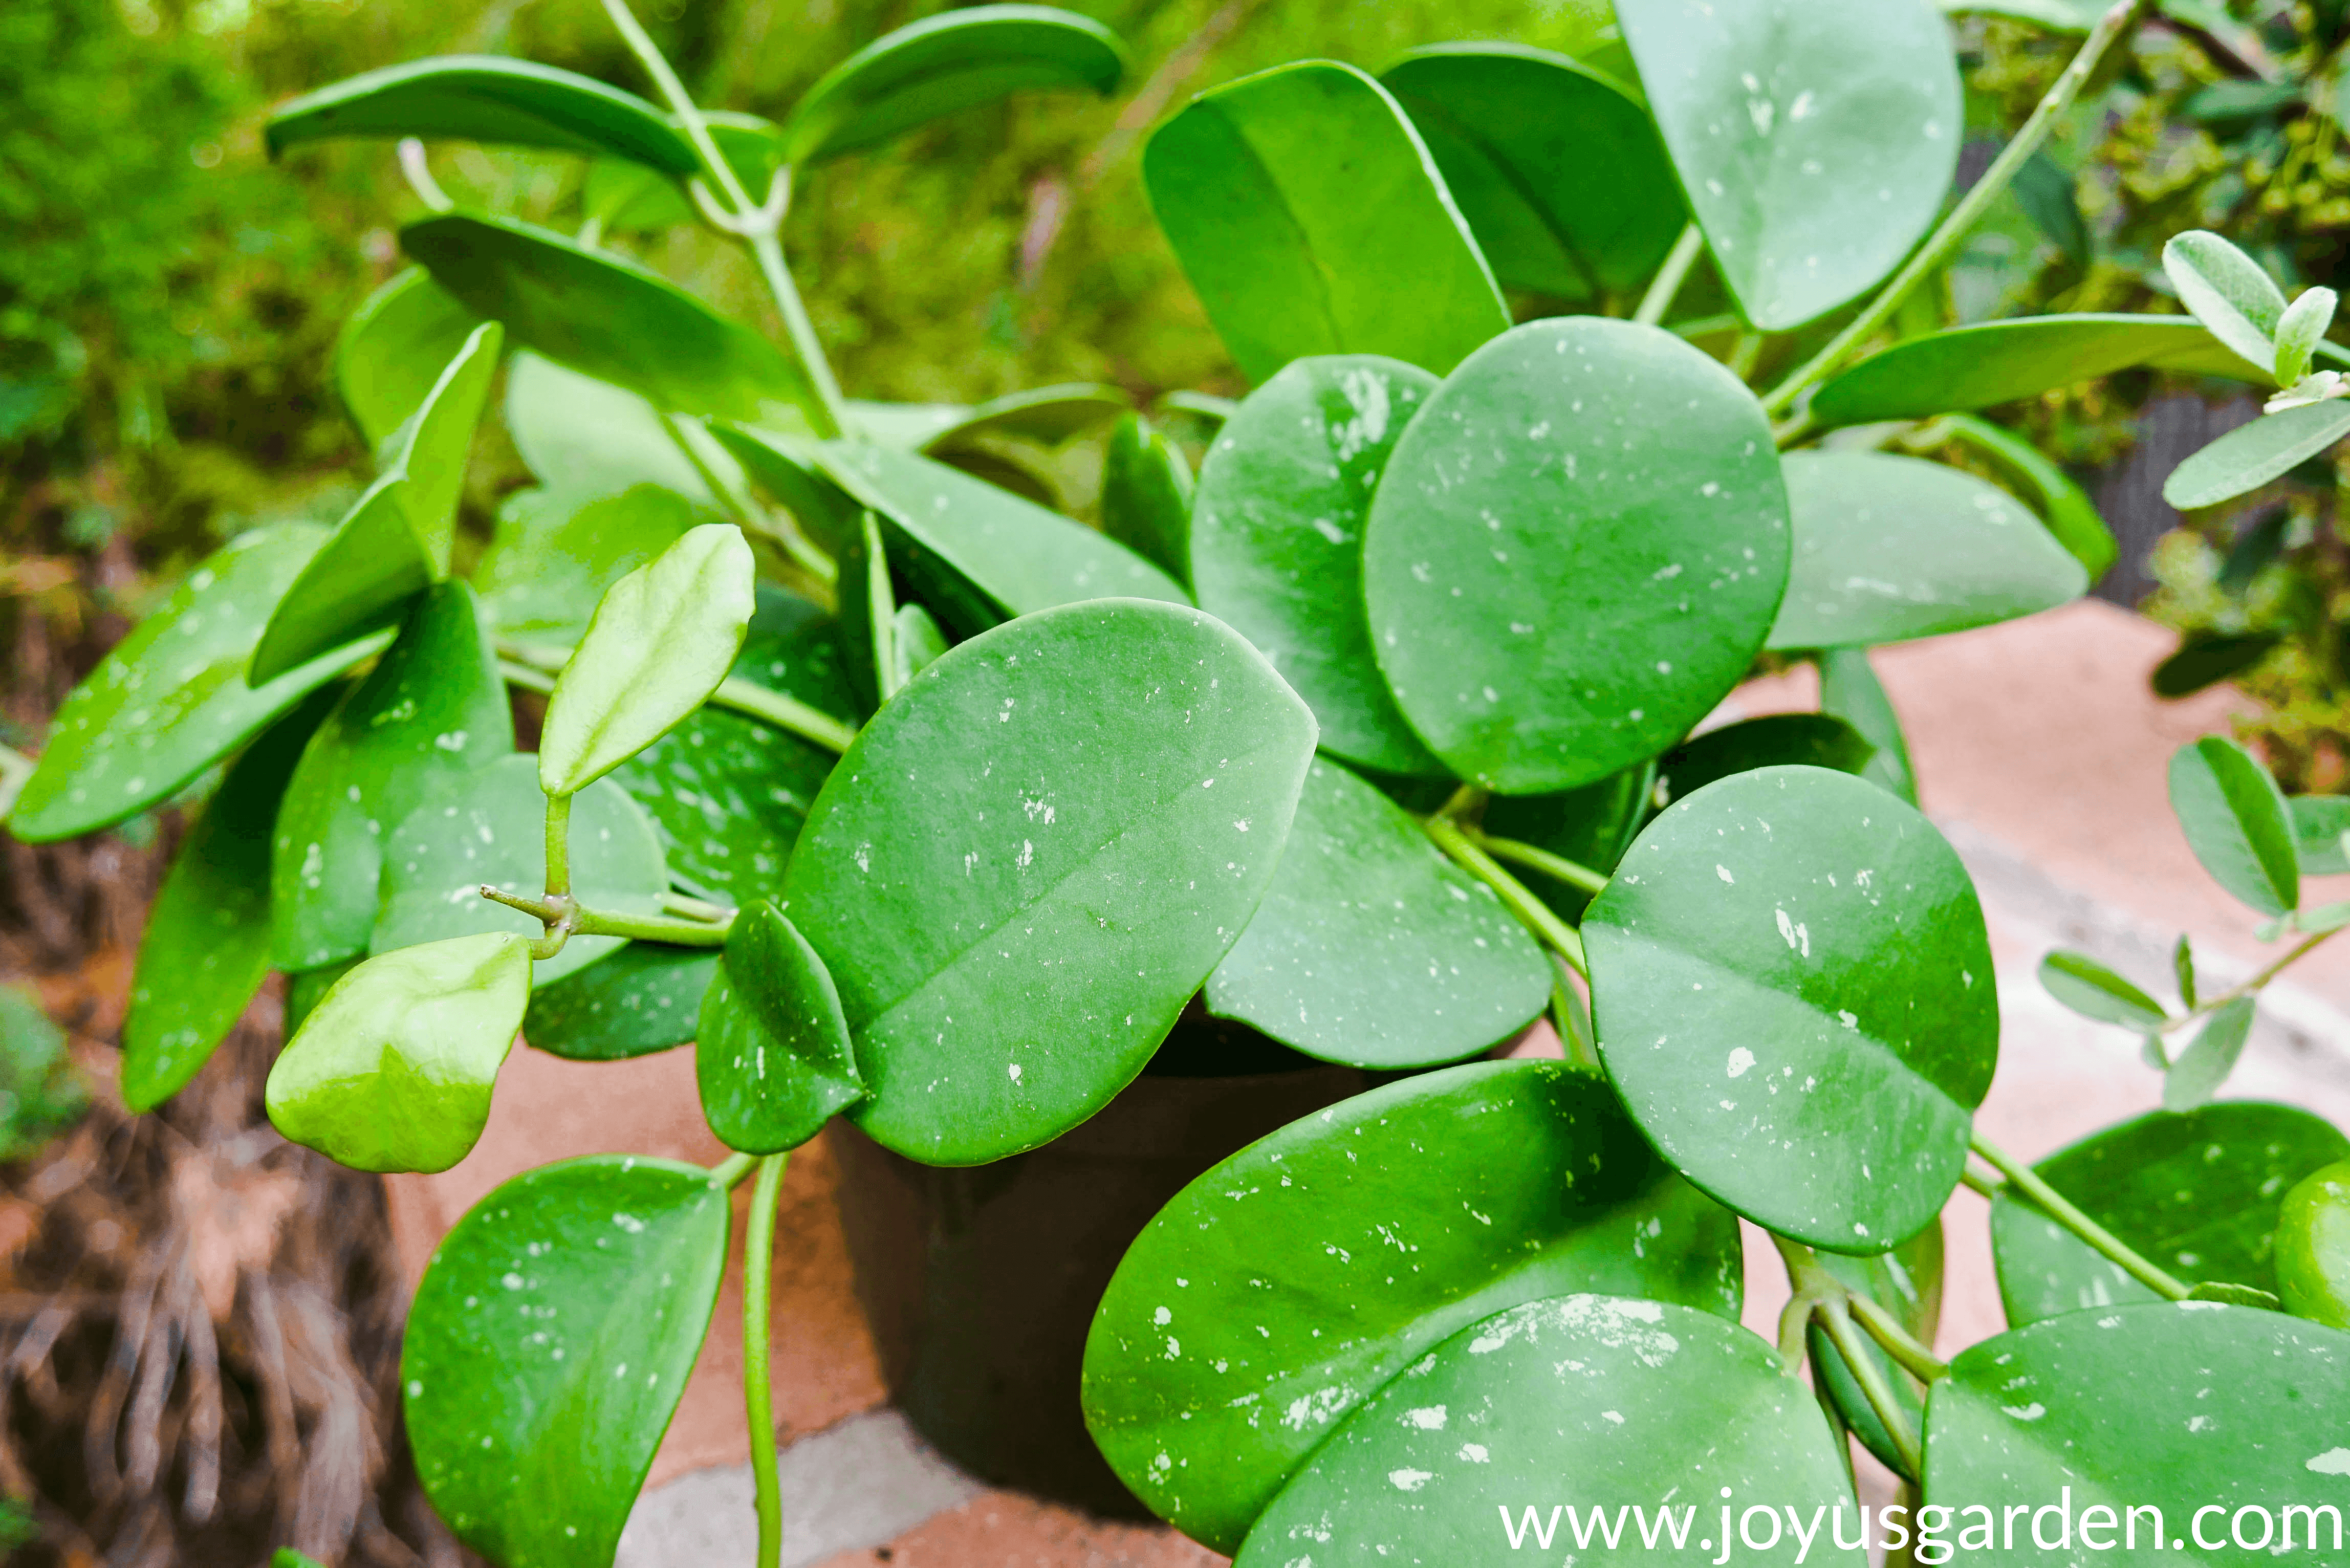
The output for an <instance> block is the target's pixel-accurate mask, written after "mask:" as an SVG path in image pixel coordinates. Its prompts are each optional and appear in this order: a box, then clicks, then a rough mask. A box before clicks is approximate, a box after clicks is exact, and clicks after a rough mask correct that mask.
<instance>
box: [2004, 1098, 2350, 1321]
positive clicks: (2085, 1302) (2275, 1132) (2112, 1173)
mask: <svg viewBox="0 0 2350 1568" xmlns="http://www.w3.org/2000/svg"><path fill="white" fill-rule="evenodd" d="M2345 1155H2350V1139H2345V1137H2343V1136H2342V1134H2341V1133H2339V1132H2337V1131H2336V1130H2335V1129H2334V1127H2332V1126H2330V1125H2328V1124H2327V1123H2326V1122H2324V1120H2322V1119H2320V1118H2319V1117H2317V1116H2312V1115H2311V1114H2310V1113H2309V1112H2307V1111H2304V1110H2300V1109H2297V1108H2295V1107H2293V1106H2272V1105H2264V1104H2262V1103H2261V1102H2259V1101H2256V1100H2229V1101H2224V1102H2222V1103H2220V1104H2219V1105H2212V1106H2204V1107H2202V1108H2201V1109H2200V1110H2194V1111H2189V1112H2187V1113H2186V1114H2184V1115H2179V1114H2177V1113H2174V1112H2170V1111H2156V1112H2153V1113H2152V1114H2150V1115H2147V1116H2137V1117H2135V1118H2133V1119H2132V1120H2129V1121H2126V1122H2123V1123H2121V1124H2120V1125H2119V1126H2116V1127H2107V1128H2106V1129H2105V1130H2104V1131H2103V1132H2098V1133H2093V1134H2091V1135H2090V1136H2089V1137H2085V1138H2084V1139H2082V1140H2081V1141H2080V1142H2078V1143H2076V1144H2073V1145H2071V1146H2070V1147H2065V1148H2062V1149H2059V1150H2058V1151H2057V1152H2056V1153H2054V1154H2052V1155H2050V1156H2049V1157H2048V1158H2045V1159H2043V1160H2042V1161H2040V1162H2039V1163H2038V1164H2037V1165H2035V1166H2033V1169H2034V1170H2035V1171H2037V1172H2038V1173H2039V1174H2040V1175H2041V1176H2042V1177H2043V1178H2045V1179H2046V1180H2047V1182H2048V1185H2049V1186H2051V1187H2053V1188H2054V1189H2056V1190H2057V1191H2058V1192H2059V1193H2061V1194H2063V1195H2064V1197H2065V1198H2066V1199H2069V1200H2071V1201H2072V1202H2073V1203H2074V1204H2075V1205H2077V1206H2078V1207H2080V1208H2081V1209H2083V1210H2085V1211H2086V1212H2087V1214H2088V1216H2089V1218H2091V1219H2092V1220H2096V1221H2097V1222H2098V1223H2099V1224H2101V1225H2103V1226H2105V1227H2106V1229H2107V1230H2109V1231H2112V1232H2113V1233H2114V1234H2115V1235H2116V1236H2119V1237H2120V1238H2121V1239H2122V1240H2123V1241H2126V1242H2127V1243H2128V1244H2129V1245H2130V1246H2132V1247H2134V1248H2136V1249H2137V1251H2139V1252H2140V1253H2142V1254H2143V1255H2144V1256H2146V1257H2147V1258H2148V1259H2149V1260H2151V1261H2152V1262H2154V1263H2156V1264H2157V1265H2158V1266H2159V1267H2161V1268H2163V1269H2166V1270H2168V1271H2169V1272H2172V1273H2174V1274H2176V1275H2178V1277H2179V1278H2180V1279H2182V1280H2186V1281H2188V1282H2195V1281H2199V1280H2218V1281H2223V1282H2227V1283H2230V1284H2239V1285H2251V1286H2254V1287H2256V1288H2257V1289H2260V1290H2266V1291H2273V1290H2275V1289H2276V1263H2275V1248H2276V1241H2275V1238H2276V1228H2277V1212H2278V1207H2279V1205H2280V1204H2281V1203H2282V1200H2283V1198H2284V1195H2285V1189H2287V1188H2290V1187H2291V1186H2292V1185H2293V1183H2294V1182H2296V1181H2299V1180H2300V1179H2302V1178H2303V1177H2304V1176H2307V1175H2308V1174H2309V1173H2310V1172H2311V1171H2313V1170H2315V1169H2316V1168H2318V1167H2320V1166H2323V1165H2328V1164H2331V1163H2332V1162H2334V1160H2337V1159H2340V1158H2343V1157H2344V1156H2345ZM1991 1254H1992V1257H1993V1259H1994V1260H1995V1261H1996V1262H1997V1263H1998V1265H1999V1293H2000V1298H2001V1300H2002V1302H2003V1303H2005V1304H2006V1307H2007V1321H2008V1322H2009V1323H2011V1324H2014V1325H2015V1326H2016V1327H2018V1328H2021V1327H2022V1326H2023V1325H2024V1324H2028V1323H2037V1322H2038V1321H2040V1320H2041V1319H2042V1318H2044V1317H2054V1316H2055V1315H2056V1314H2059V1313H2070V1312H2088V1311H2092V1310H2094V1309H2095V1308H2098V1307H2106V1306H2112V1305H2115V1304H2116V1303H2127V1302H2151V1301H2155V1300H2157V1299H2158V1297H2157V1296H2156V1295H2155V1293H2154V1292H2153V1291H2151V1290H2150V1289H2148V1288H2147V1286H2145V1285H2142V1284H2140V1283H2139V1282H2137V1280H2135V1279H2133V1278H2131V1277H2130V1275H2129V1274H2128V1273H2127V1272H2125V1271H2124V1270H2123V1269H2122V1268H2121V1266H2120V1265H2119V1264H2117V1263H2114V1262H2109V1261H2108V1260H2107V1259H2106V1257H2105V1255H2104V1254H2103V1253H2101V1252H2098V1251H2096V1250H2095V1249H2094V1248H2092V1247H2091V1246H2090V1245H2089V1244H2088V1243H2087V1242H2085V1241H2082V1240H2081V1239H2080V1238H2078V1237H2077V1236H2074V1234H2073V1233H2072V1232H2071V1231H2068V1230H2066V1229H2064V1227H2063V1226H2062V1225H2059V1224H2058V1223H2057V1222H2056V1221H2055V1220H2052V1219H2050V1218H2049V1217H2048V1216H2047V1215H2046V1214H2044V1213H2043V1212H2042V1211H2041V1210H2040V1208H2039V1206H2038V1205H2036V1204H2034V1203H2033V1202H2031V1201H2030V1200H2029V1199H2022V1198H2018V1197H2016V1196H2015V1195H2014V1194H2013V1193H2012V1192H2002V1193H2001V1194H2000V1196H1999V1197H1998V1198H1997V1199H1993V1201H1992V1203H1991Z"/></svg>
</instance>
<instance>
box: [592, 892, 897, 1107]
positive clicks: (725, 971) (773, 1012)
mask: <svg viewBox="0 0 2350 1568" xmlns="http://www.w3.org/2000/svg"><path fill="white" fill-rule="evenodd" d="M590 972H591V973H592V972H593V971H590ZM693 1067H694V1075H695V1076H696V1078H697V1079H698V1080H699V1081H700V1083H701V1085H702V1118H703V1119H704V1120H705V1121H707V1122H708V1123H709V1124H710V1130H711V1131H712V1132H713V1133H716V1134H717V1135H718V1141H719V1142H721V1143H723V1144H724V1145H725V1146H726V1147H728V1148H733V1149H740V1150H742V1151H743V1153H745V1154H780V1153H782V1152H784V1151H785V1150H786V1149H794V1148H797V1147H799V1146H800V1145H802V1144H804V1143H806V1142H807V1140H808V1139H810V1138H812V1137H816V1134H817V1133H819V1132H821V1131H823V1130H824V1124H825V1123H826V1122H827V1121H829V1120H831V1119H832V1116H833V1113H835V1112H836V1111H842V1110H846V1109H847V1108H848V1107H849V1106H853V1105H855V1104H856V1103H857V1102H858V1101H859V1100H861V1099H863V1098H864V1097H865V1085H864V1083H863V1081H862V1080H860V1079H859V1078H858V1075H857V1056H856V1052H855V1049H854V1047H853V1045H852V1044H851V1043H850V1040H849V1035H848V1020H847V1017H845V1016H844V1015H843V1014H842V1012H841V1011H840V992H838V991H837V989H836V988H835V987H834V985H833V983H832V976H831V974H829V973H828V972H827V971H826V969H825V967H824V960H822V959H820V958H818V957H817V956H816V950H815V949H814V948H812V947H810V946H808V944H807V939H806V938H805V937H803V936H801V935H800V934H799V932H798V931H797V930H796V929H794V927H793V925H792V923H791V921H790V920H788V919H785V917H784V912H783V911H782V910H781V909H777V908H776V907H775V904H774V903H773V902H772V901H768V902H764V903H758V904H754V905H752V906H750V907H749V908H748V909H744V910H743V912H742V913H741V914H740V915H737V916H736V917H735V919H734V928H733V930H731V931H729V932H728V933H727V936H726V949H725V951H724V953H723V954H722V955H721V957H720V959H719V961H718V974H717V977H716V978H715V979H714V980H712V981H711V984H710V990H709V991H708V992H705V993H704V994H703V996H702V1020H701V1028H700V1031H699V1032H698V1033H696V1034H695V1036H694V1045H693Z"/></svg>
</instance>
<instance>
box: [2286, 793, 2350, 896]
mask: <svg viewBox="0 0 2350 1568" xmlns="http://www.w3.org/2000/svg"><path fill="white" fill-rule="evenodd" d="M2285 805H2286V807H2287V808H2288V809H2289V810H2291V812H2292V813H2293V846H2294V849H2295V850H2296V852H2297V853H2298V854H2299V856H2300V857H2301V874H2302V875H2303V876H2304V877H2338V876H2341V875H2343V874H2344V873H2345V872H2350V795H2342V794H2297V795H2293V796H2292V797H2290V798H2289V799H2287V800H2286V802H2285Z"/></svg>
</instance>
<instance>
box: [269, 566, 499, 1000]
mask: <svg viewBox="0 0 2350 1568" xmlns="http://www.w3.org/2000/svg"><path fill="white" fill-rule="evenodd" d="M513 750H514V712H513V709H512V708H511V706H510V705H509V704H508V702H507V700H506V689H505V682H504V680H502V679H500V677H499V675H498V661H497V653H496V650H495V649H494V648H493V646H492V645H491V642H490V639H489V636H488V634H487V632H486V630H485V629H484V627H483V626H482V623H481V613H480V607H479V605H478V603H477V601H476V600H475V599H474V597H473V590H472V589H471V588H469V587H466V586H465V585H464V584H463V583H462V582H448V583H443V584H442V585H441V586H440V587H436V588H434V589H432V590H431V591H430V592H429V593H428V594H427V595H426V596H425V597H423V598H422V599H421V601H420V602H419V603H418V604H417V606H416V607H415V608H414V609H412V610H411V611H410V612H409V617H408V623H407V625H405V626H404V627H402V628H400V636H399V638H398V639H396V640H395V641H394V642H393V643H392V645H391V649H390V651H389V652H387V653H386V654H385V655H384V657H383V658H382V659H381V660H380V661H379V662H378V663H377V665H376V667H375V668H374V669H373V670H369V672H368V674H367V677H366V678H365V679H364V680H361V681H360V682H359V684H358V685H357V686H356V687H354V688H352V690H351V691H350V692H349V693H348V695H346V696H345V697H344V698H343V700H342V702H341V703H340V705H339V706H338V707H337V708H336V709H335V711H334V712H333V713H332V714H331V715H329V716H328V720H327V722H325V723H324V724H322V725H320V726H319V727H318V731H317V733H316V734H315V735H313V736H311V738H310V742H309V744H308V745H307V746H306V747H304V748H303V752H302V760H301V762H300V763H299V764H298V765H297V766H296V768H295V770H294V777H293V780H292V782H291V783H289V784H287V785H286V803H285V805H283V806H282V807H280V808H279V811H278V814H277V822H276V830H275V832H274V833H273V835H272V836H271V845H270V857H269V912H270V920H271V938H270V953H271V961H272V962H273V963H274V964H275V965H276V967H277V968H279V969H282V970H285V971H287V972H289V973H298V972H301V971H307V970H315V969H320V968H323V967H325V966H326V965H328V964H331V963H335V962H338V961H340V960H343V959H347V958H354V957H357V956H358V955H359V954H360V953H363V952H365V951H367V946H368V933H369V930H370V929H373V927H374V925H375V917H376V895H377V888H378V884H379V882H380V879H381V876H382V871H383V839H384V835H385V834H386V833H388V832H389V831H390V829H392V828H393V827H396V826H399V824H400V821H401V820H402V819H403V818H405V817H406V816H407V815H408V814H409V813H410V812H411V811H413V810H414V809H415V808H416V806H417V805H418V804H419V803H420V802H421V800H422V799H423V798H424V796H425V795H426V794H428V793H430V792H431V791H432V789H433V788H434V787H435V786H436V785H437V784H440V783H442V781H447V780H453V779H459V778H462V777H463V775H465V774H470V773H472V772H473V770H474V769H476V768H479V767H481V766H483V765H484V764H485V763H490V762H493V761H494V760H496V759H497V758H499V757H503V756H504V755H506V754H507V753H511V752H512V751H513Z"/></svg>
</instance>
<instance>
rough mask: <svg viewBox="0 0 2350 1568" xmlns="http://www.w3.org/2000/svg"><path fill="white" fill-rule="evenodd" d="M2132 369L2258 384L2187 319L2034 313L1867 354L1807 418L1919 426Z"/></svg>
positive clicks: (2259, 374)
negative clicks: (2143, 367)
mask: <svg viewBox="0 0 2350 1568" xmlns="http://www.w3.org/2000/svg"><path fill="white" fill-rule="evenodd" d="M2140 365H2147V366H2152V367H2154V368H2155V369H2163V370H2170V371H2174V372H2176V373H2178V374H2180V375H2192V376H2226V377H2230V378H2232V379H2236V380H2240V381H2265V380H2267V379H2268V377H2267V375H2266V373H2265V372H2263V371H2262V369H2261V368H2260V367H2259V366H2257V365H2251V364H2248V363H2246V362H2245V361H2244V360H2243V359H2242V358H2239V357H2238V356H2237V355H2235V354H2233V353H2231V352H2230V351H2229V350H2228V349H2227V348H2225V347H2223V346H2222V345H2221V344H2220V340H2219V339H2218V338H2216V337H2212V336H2211V334H2210V333H2209V332H2207V331H2205V330H2204V328H2203V325H2202V323H2200V322H2199V321H2196V320H2195V319H2193V318H2192V317H2185V316H2032V317H2022V318H2021V319H2018V320H2014V321H1984V322H1978V323H1976V324H1975V325H1974V326H1971V327H1952V328H1950V330H1949V331H1947V332H1929V333H1928V334H1927V335H1926V336H1925V337H1913V338H1911V339H1909V340H1908V342H1906V343H1897V344H1895V345H1894V346H1893V347H1892V348H1887V349H1886V350H1884V351H1883V352H1881V353H1877V354H1872V355H1870V356H1869V357H1868V358H1866V359H1863V360H1862V361H1861V362H1860V363H1859V364H1857V365H1855V366H1854V367H1853V368H1852V369H1849V370H1846V371H1845V372H1844V373H1843V374H1842V375H1840V376H1838V377H1836V378H1835V379H1834V380H1832V381H1830V382H1829V383H1828V384H1827V385H1826V386H1825V387H1822V388H1821V389H1819V391H1818V393H1817V394H1816V395H1814V397H1813V399H1812V414H1813V416H1814V418H1816V419H1818V420H1820V421H1822V422H1824V423H1826V424H1832V425H1856V424H1867V423H1869V422H1871V421H1877V420H1922V419H1931V418H1933V417H1934V416H1935V415H1936V414H1941V413H1948V412H1950V410H1970V409H1987V408H1990V407H1991V406H1992V405H1994V404H1997V403H2012V402H2015V401H2017V400H2020V399H2023V398H2036V397H2038V396H2039V395H2040V394H2041V393H2043V392H2051V391H2054V390H2055V389H2058V388H2059V387H2070V386H2074V385H2075V384H2077V383H2079V382H2082V381H2092V380H2095V379H2097V378H2098V377H2100V376H2110V375H2112V374H2113V373H2114V372H2115V371H2116V370H2127V369H2134V368H2135V367H2137V366H2140Z"/></svg>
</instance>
